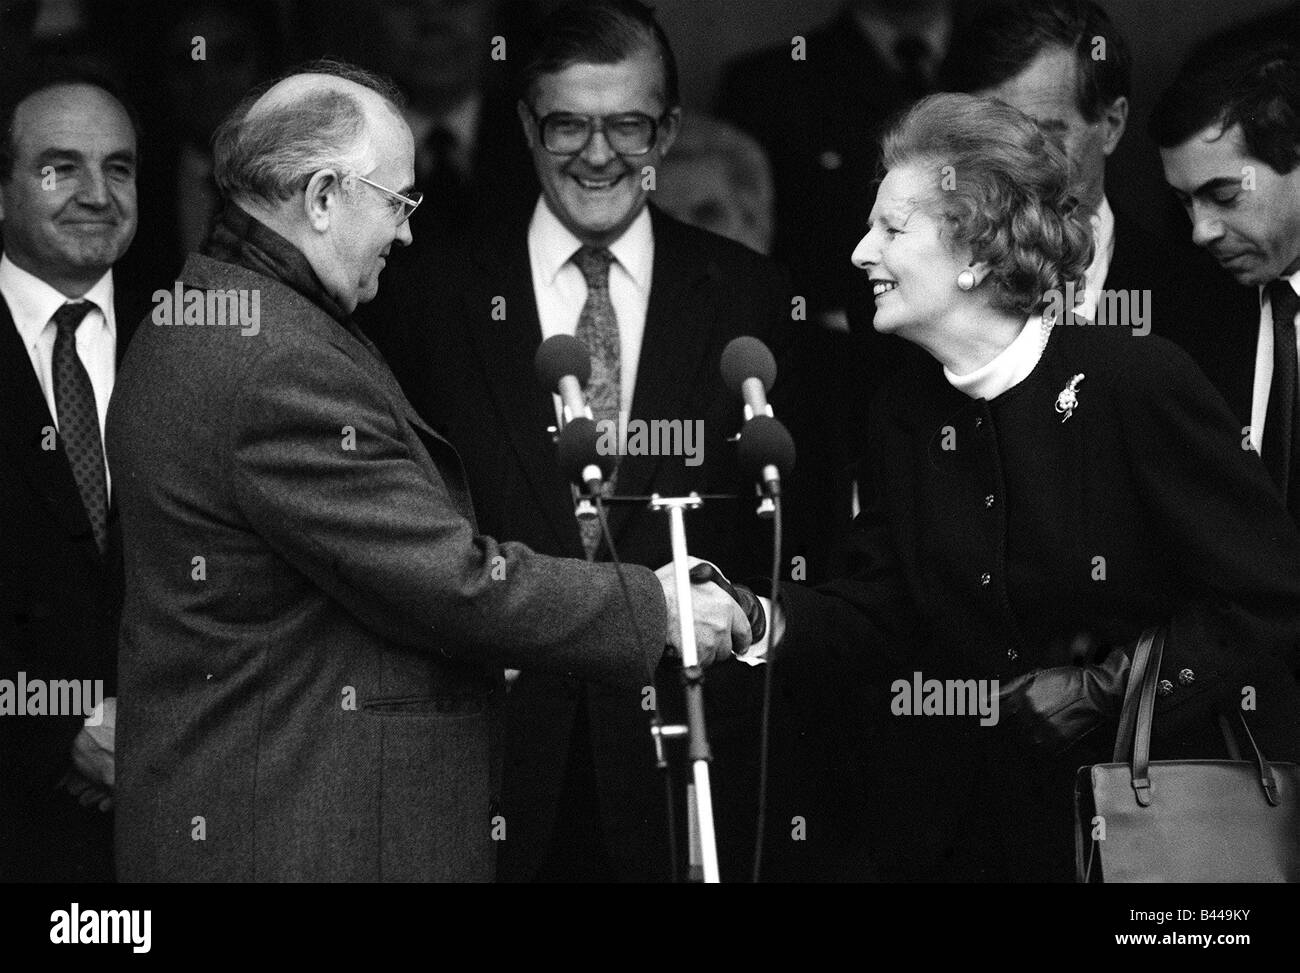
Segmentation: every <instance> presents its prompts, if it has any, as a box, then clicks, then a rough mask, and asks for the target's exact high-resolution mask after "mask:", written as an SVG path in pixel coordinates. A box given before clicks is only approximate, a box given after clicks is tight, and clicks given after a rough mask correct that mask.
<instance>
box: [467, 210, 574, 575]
mask: <svg viewBox="0 0 1300 973" xmlns="http://www.w3.org/2000/svg"><path fill="white" fill-rule="evenodd" d="M505 238H506V239H509V240H510V250H509V252H508V254H507V255H506V257H505V259H504V261H503V260H502V257H501V255H500V254H499V253H493V252H491V251H490V250H489V249H488V246H487V237H484V238H482V239H480V240H479V241H478V242H477V243H476V245H475V250H474V254H473V257H474V263H475V264H476V266H477V270H478V273H477V280H476V281H475V282H472V283H471V284H470V285H469V290H468V291H467V293H468V294H469V297H468V301H467V304H466V311H465V314H464V316H463V320H464V321H466V322H468V325H467V327H468V328H469V331H470V334H469V340H470V342H471V344H472V345H473V347H474V349H475V351H476V352H477V354H478V357H479V361H480V363H481V365H482V367H483V373H484V376H485V379H486V385H487V389H488V394H489V395H490V396H491V398H492V400H493V402H494V404H495V406H496V408H497V412H498V415H500V417H501V426H502V427H503V428H504V429H505V432H506V435H507V436H508V437H509V438H510V443H511V446H512V447H513V448H514V451H515V453H516V455H518V457H519V462H520V465H521V466H522V468H523V471H524V474H525V476H526V477H527V479H528V481H529V483H530V485H531V486H532V489H533V493H534V495H535V496H536V497H537V498H538V500H539V502H540V504H541V507H542V509H543V510H544V511H545V514H546V519H547V521H548V523H549V524H550V526H551V528H552V530H553V531H554V532H555V536H556V539H557V540H558V541H560V543H561V544H562V545H563V548H562V549H565V550H575V549H580V545H579V539H578V538H579V534H578V528H577V522H576V521H575V519H574V516H573V509H572V506H571V505H570V504H569V502H568V500H567V499H566V498H564V495H563V493H562V492H560V491H557V490H556V484H557V482H562V477H561V474H560V473H559V472H558V469H557V467H556V462H555V446H554V444H553V443H552V442H551V441H550V439H549V438H548V436H547V433H546V429H547V427H549V426H554V425H555V406H554V403H553V400H552V398H551V396H550V395H549V394H548V393H547V392H546V391H544V390H543V389H542V388H540V387H539V385H538V383H537V377H536V375H535V373H534V371H533V359H534V357H535V356H536V354H537V349H538V347H539V346H540V345H541V343H542V326H541V322H540V320H539V318H538V315H537V298H536V296H535V295H534V294H533V276H532V265H531V264H530V262H529V259H528V238H527V234H526V233H519V232H515V233H512V234H509V235H508V236H507V237H505ZM498 296H500V297H504V298H505V302H506V303H505V319H504V320H503V321H494V320H490V319H489V318H487V317H485V316H484V314H483V310H482V309H483V308H490V307H493V306H494V299H495V298H496V297H498ZM557 501H558V502H557Z"/></svg>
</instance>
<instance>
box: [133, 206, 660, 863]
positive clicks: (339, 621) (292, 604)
mask: <svg viewBox="0 0 1300 973" xmlns="http://www.w3.org/2000/svg"><path fill="white" fill-rule="evenodd" d="M241 215H244V214H241ZM245 218H246V219H247V217H246V215H245ZM258 227H260V229H258ZM243 230H244V231H245V232H250V233H254V234H255V235H258V236H259V237H260V238H261V240H262V242H266V241H267V240H270V239H271V238H273V240H272V242H273V243H275V246H276V247H277V248H278V249H279V250H280V251H281V256H283V252H284V248H285V247H288V246H289V245H288V243H287V241H285V240H283V238H280V237H278V236H277V235H275V234H272V233H271V231H269V230H268V229H267V228H265V227H261V226H260V224H256V225H255V226H253V227H252V228H251V229H250V228H249V227H248V226H247V225H245V226H244V227H243ZM268 234H270V236H269V237H268V236H267V235H268ZM289 254H290V255H291V256H296V257H297V260H298V263H299V266H300V268H305V267H306V264H305V261H303V260H302V258H301V255H300V254H297V252H296V251H294V250H292V248H290V249H289ZM306 275H307V277H308V278H310V280H311V281H313V282H314V281H315V278H314V275H311V274H310V270H309V269H308V270H307V271H306ZM181 280H182V282H183V285H184V287H185V288H187V289H188V288H198V289H201V290H204V291H209V290H212V289H226V290H228V289H232V288H233V289H245V290H246V291H248V292H250V293H251V292H252V291H257V293H258V294H259V297H260V327H259V329H258V333H257V334H255V335H254V334H243V333H242V331H245V330H250V329H241V328H239V327H232V326H229V325H227V326H224V327H221V326H193V325H176V326H169V325H158V324H155V323H153V322H151V321H149V320H146V321H145V322H144V324H143V325H142V326H141V327H140V328H139V329H138V332H137V336H136V338H135V340H134V342H133V344H132V347H131V349H130V351H129V353H128V356H127V358H126V361H125V365H124V367H123V369H122V370H121V373H120V375H119V377H118V380H117V388H116V393H115V395H114V398H113V403H112V407H111V409H110V415H109V421H108V430H109V431H108V449H109V454H110V456H111V457H112V463H113V481H114V486H115V488H116V492H117V495H118V500H119V503H120V506H121V511H122V523H123V533H124V536H125V557H126V578H127V581H126V602H125V608H124V621H123V626H122V632H121V646H120V667H121V675H120V684H119V717H118V719H119V725H118V763H119V784H118V791H119V798H118V812H117V860H118V869H119V875H120V878H121V879H123V880H125V881H280V880H307V881H447V880H450V881H475V880H491V878H492V876H493V868H494V861H495V854H494V843H493V834H492V831H493V821H492V816H493V811H492V809H491V808H492V803H493V799H494V794H493V792H492V791H493V786H492V780H493V778H494V776H495V775H494V774H492V773H491V772H490V768H491V767H492V766H493V764H494V761H495V760H496V759H497V758H498V756H499V755H498V754H497V753H496V748H497V743H496V742H495V741H497V740H499V734H498V733H495V732H494V725H495V721H494V714H495V712H496V703H497V702H499V692H500V689H499V687H500V685H501V677H500V673H501V669H502V668H503V667H517V668H527V667H536V668H539V669H544V670H549V671H552V672H557V673H563V674H572V675H578V676H581V677H583V678H594V679H601V680H607V681H610V682H614V683H621V684H628V685H643V684H649V683H650V681H651V679H650V673H651V672H652V670H653V666H654V665H655V664H656V663H657V661H658V658H659V656H660V655H661V653H662V650H663V635H664V629H665V624H666V619H665V607H664V600H663V594H662V590H661V588H660V585H659V583H658V581H657V580H656V578H655V576H654V575H653V573H652V572H651V571H649V570H648V569H646V568H643V567H636V566H630V567H628V568H627V569H626V571H627V581H628V586H629V589H630V591H629V594H630V598H631V605H632V609H633V610H634V611H635V614H636V616H637V624H636V625H633V624H632V623H631V621H630V620H629V606H628V604H627V602H626V601H625V598H624V595H623V593H622V591H621V590H620V586H619V583H618V579H617V576H616V575H615V573H614V571H613V570H612V569H611V568H610V567H609V566H608V565H592V564H588V563H586V562H584V561H579V560H573V559H561V558H551V557H543V556H540V555H538V554H535V553H533V552H532V551H531V550H529V549H528V548H526V547H524V546H523V545H521V544H514V543H497V542H496V541H495V540H493V539H491V538H489V537H483V536H481V535H479V534H478V532H477V530H476V527H475V522H474V514H473V510H472V507H471V503H470V498H469V496H468V494H467V492H466V489H465V487H464V482H463V475H462V471H461V464H460V460H459V458H458V457H457V455H456V453H455V451H454V450H453V449H452V447H451V446H450V445H449V444H448V443H447V442H446V441H445V440H443V439H442V438H441V437H440V436H438V435H437V434H436V433H434V432H433V431H432V430H431V429H430V428H429V427H428V426H427V425H426V424H425V423H424V422H423V421H422V420H421V419H419V418H418V417H417V416H416V414H415V412H414V411H413V410H412V409H411V407H410V405H409V404H408V403H407V401H406V399H405V397H404V396H403V394H402V392H401V390H400V389H399V387H398V385H397V383H396V381H395V380H394V379H393V378H392V375H391V373H390V372H389V370H388V368H387V366H386V365H385V364H384V363H383V361H382V359H381V358H380V357H379V356H378V353H377V352H375V350H374V348H373V346H370V345H369V343H368V342H367V341H366V339H365V338H364V337H363V336H362V335H360V333H359V332H356V331H355V330H353V329H352V328H351V327H350V326H349V325H348V323H347V322H346V320H340V319H339V318H337V317H335V316H332V315H331V314H328V313H326V311H325V310H323V309H322V307H321V306H319V305H318V303H316V302H313V301H312V300H309V299H308V298H307V297H306V296H304V294H303V293H302V291H303V288H302V287H301V286H299V287H298V288H297V289H295V288H294V287H289V286H286V285H285V284H284V283H282V282H280V281H279V280H276V279H272V278H271V277H267V276H264V275H262V274H259V273H256V272H254V271H253V270H251V269H246V268H245V267H243V266H238V265H236V264H233V263H226V262H223V261H220V260H215V259H211V258H209V257H205V256H198V255H195V256H192V257H191V258H190V260H189V262H188V263H187V264H186V266H185V268H184V270H183V272H182V274H181ZM496 825H497V832H498V833H497V837H498V838H499V837H501V829H502V827H504V828H505V835H506V837H507V838H508V833H509V832H508V828H509V822H508V821H500V820H498V821H496Z"/></svg>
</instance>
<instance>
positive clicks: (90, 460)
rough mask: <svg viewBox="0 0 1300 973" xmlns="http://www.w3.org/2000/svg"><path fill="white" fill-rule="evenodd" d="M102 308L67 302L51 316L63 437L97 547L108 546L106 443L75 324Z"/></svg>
mask: <svg viewBox="0 0 1300 973" xmlns="http://www.w3.org/2000/svg"><path fill="white" fill-rule="evenodd" d="M94 310H98V309H97V308H96V307H95V305H94V304H92V303H91V302H90V301H82V302H80V303H78V304H65V305H63V307H61V308H59V309H58V310H57V311H55V312H54V317H53V318H52V319H51V320H53V322H54V326H55V327H56V328H58V334H57V335H56V336H55V338H54V356H53V365H54V368H53V371H54V408H55V411H57V412H58V414H59V415H58V419H59V440H60V442H62V443H63V452H64V455H65V456H67V458H68V465H69V466H71V467H72V478H73V479H74V480H76V482H77V490H78V492H80V494H81V502H82V503H83V504H84V505H85V507H86V516H87V517H89V518H90V528H91V530H92V531H93V532H94V535H95V546H97V547H98V548H99V551H100V553H101V554H102V553H103V552H104V549H105V548H106V547H107V546H108V485H107V482H106V480H107V477H106V475H105V472H104V447H103V443H102V441H101V440H100V436H99V411H98V409H96V407H95V389H94V387H93V386H92V385H91V384H90V375H88V374H87V373H86V367H85V366H84V365H83V364H82V363H81V358H80V357H79V356H78V355H77V328H78V327H80V325H81V322H82V321H83V320H84V319H85V317H86V315H87V314H89V313H90V312H91V311H94Z"/></svg>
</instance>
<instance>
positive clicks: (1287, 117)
mask: <svg viewBox="0 0 1300 973" xmlns="http://www.w3.org/2000/svg"><path fill="white" fill-rule="evenodd" d="M1211 125H1218V126H1219V127H1220V128H1221V130H1222V131H1225V132H1226V131H1227V130H1229V129H1231V128H1234V127H1235V126H1238V125H1240V126H1241V135H1242V141H1244V142H1245V148H1246V151H1247V152H1248V153H1249V154H1250V155H1251V156H1253V157H1254V158H1256V159H1259V160H1260V161H1262V162H1265V163H1267V164H1268V165H1269V166H1270V167H1271V168H1272V169H1274V170H1275V171H1276V172H1280V173H1283V174H1285V173H1288V172H1290V171H1291V170H1292V169H1294V168H1295V167H1296V165H1297V164H1300V49H1297V47H1296V45H1295V44H1294V43H1292V42H1289V41H1287V40H1285V39H1275V40H1272V41H1267V42H1265V41H1261V40H1260V39H1258V38H1243V37H1241V36H1240V35H1234V34H1225V35H1221V36H1219V37H1215V38H1211V40H1210V41H1208V42H1206V43H1205V44H1203V45H1202V46H1201V47H1200V48H1199V49H1198V50H1196V51H1195V52H1194V53H1193V54H1192V56H1191V57H1189V58H1188V60H1187V63H1186V64H1184V65H1183V67H1182V68H1181V70H1180V71H1179V72H1178V76H1177V77H1176V78H1175V79H1174V83H1173V84H1172V85H1170V87H1169V88H1168V90H1166V91H1165V93H1164V94H1163V95H1161V97H1160V100H1159V101H1158V102H1157V103H1156V107H1155V110H1154V111H1153V112H1152V113H1151V121H1150V131H1151V137H1152V138H1153V139H1155V142H1156V144H1157V145H1159V146H1160V147H1161V148H1162V149H1171V148H1173V147H1174V146H1177V145H1182V144H1183V143H1184V142H1186V141H1187V140H1188V139H1189V138H1191V137H1192V136H1193V135H1195V134H1196V133H1197V132H1199V131H1202V130H1203V129H1206V128H1209V127H1210V126H1211Z"/></svg>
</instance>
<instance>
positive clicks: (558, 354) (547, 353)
mask: <svg viewBox="0 0 1300 973" xmlns="http://www.w3.org/2000/svg"><path fill="white" fill-rule="evenodd" d="M533 370H534V372H535V373H536V375H537V379H538V381H539V382H541V383H542V387H543V388H544V389H546V391H548V392H556V393H558V394H559V396H560V399H561V400H562V401H563V403H564V408H563V414H564V423H563V426H562V428H561V429H560V432H559V435H558V436H556V438H555V443H556V459H557V460H558V462H559V465H560V469H561V471H563V473H564V474H565V475H566V476H567V477H568V478H569V479H570V480H572V481H573V482H574V483H576V484H577V485H578V486H580V487H584V488H585V489H586V490H587V492H588V494H589V495H590V496H593V497H594V496H596V495H598V494H599V493H600V490H601V487H602V486H603V485H604V481H605V480H606V478H608V477H609V476H610V474H612V473H613V472H614V457H613V456H611V455H602V454H601V452H600V450H599V448H598V445H599V441H600V431H599V430H598V429H597V428H596V423H595V420H593V418H592V415H591V407H590V406H588V405H587V399H586V396H584V395H583V394H582V389H583V387H584V386H585V385H586V384H587V380H588V379H590V378H591V355H590V353H589V352H588V351H587V347H586V345H584V344H583V343H582V342H581V341H579V340H578V339H577V338H575V337H573V336H572V335H567V334H557V335H552V336H551V337H549V338H547V339H546V340H545V341H543V342H542V344H541V346H540V347H539V348H538V349H537V355H536V357H534V359H533ZM578 514H579V516H584V517H587V516H590V517H594V516H595V515H596V511H595V508H593V507H591V506H590V504H588V503H586V502H585V501H584V502H583V503H582V504H580V505H579V511H578Z"/></svg>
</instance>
